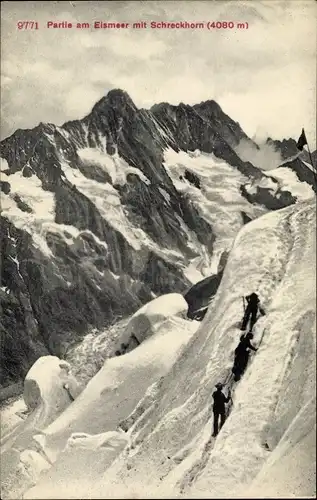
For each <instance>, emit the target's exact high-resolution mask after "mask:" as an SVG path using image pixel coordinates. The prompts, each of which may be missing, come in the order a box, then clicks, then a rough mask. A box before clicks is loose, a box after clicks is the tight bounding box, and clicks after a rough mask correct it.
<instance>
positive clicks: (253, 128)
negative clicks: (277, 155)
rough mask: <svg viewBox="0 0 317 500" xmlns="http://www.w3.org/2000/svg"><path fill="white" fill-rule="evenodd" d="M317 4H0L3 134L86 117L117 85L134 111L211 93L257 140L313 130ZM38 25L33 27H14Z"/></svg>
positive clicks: (267, 0)
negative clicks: (121, 26) (66, 25)
mask: <svg viewBox="0 0 317 500" xmlns="http://www.w3.org/2000/svg"><path fill="white" fill-rule="evenodd" d="M316 14H317V3H316V2H315V1H314V0H307V1H302V0H282V1H275V0H263V1H260V0H255V1H253V0H249V1H242V0H239V1H235V0H231V1H225V0H218V1H213V0H210V1H199V0H197V1H190V0H188V1H122V2H117V1H109V2H107V1H104V2H95V1H89V2H88V1H81V2H76V1H72V2H54V1H49V2H2V21H1V28H2V30H1V31H2V35H1V73H2V79H1V87H2V99H1V101H2V122H1V136H2V138H4V137H7V136H8V135H10V134H12V133H13V132H14V131H15V130H16V129H17V128H33V127H34V126H36V125H37V124H38V123H39V122H51V123H55V124H56V125H61V124H62V123H64V122H65V121H67V120H71V119H80V118H82V117H83V116H85V115H86V114H88V113H89V112H90V110H91V108H92V106H93V105H94V104H95V102H96V101H97V100H99V99H100V98H101V97H102V96H104V95H105V94H106V93H107V92H108V91H109V90H110V89H112V88H121V89H123V90H126V91H127V92H128V93H129V95H130V97H131V98H132V100H133V101H134V102H135V104H136V105H137V106H138V107H145V108H149V107H150V106H151V105H153V104H155V103H158V102H162V101H164V102H169V103H171V104H179V103H180V102H184V103H186V104H195V103H199V102H201V101H204V100H207V99H214V100H216V101H217V102H218V103H219V104H220V106H221V107H222V109H223V110H224V112H225V113H227V114H228V115H230V116H231V118H233V119H234V120H235V121H238V122H239V123H240V125H241V126H242V128H243V129H244V131H245V132H246V133H247V134H248V135H249V136H250V137H252V136H254V135H256V137H257V138H258V139H261V138H262V137H266V136H267V135H269V136H271V137H273V138H276V139H282V138H284V137H285V138H288V137H294V138H296V139H297V138H298V136H299V134H300V132H301V129H302V127H305V129H306V135H307V138H308V141H309V142H310V143H311V149H312V150H313V149H315V142H316V132H315V122H316V21H317V15H316ZM22 20H33V21H37V22H38V23H39V29H38V30H18V29H17V27H16V23H17V21H22ZM98 20H100V21H105V22H111V21H113V22H114V21H123V22H129V23H133V22H136V21H141V20H144V21H147V22H148V23H149V22H150V21H151V20H152V21H166V22H168V21H170V22H171V21H181V20H183V21H188V22H193V21H200V22H205V23H207V22H208V21H219V20H224V21H234V22H236V21H239V22H245V21H247V22H248V23H249V29H248V30H237V29H236V28H234V29H230V30H229V29H227V30H224V29H223V30H213V31H209V30H208V29H204V30H201V29H199V30H191V29H186V30H181V29H178V30H177V29H174V30H172V29H165V30H159V29H150V28H147V29H143V30H136V29H134V30H133V29H127V30H106V29H99V30H97V29H93V28H91V29H88V30H78V29H48V28H47V27H46V23H47V22H48V21H56V22H62V21H68V22H72V23H76V22H89V23H93V22H94V21H98Z"/></svg>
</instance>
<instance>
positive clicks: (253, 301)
mask: <svg viewBox="0 0 317 500" xmlns="http://www.w3.org/2000/svg"><path fill="white" fill-rule="evenodd" d="M246 301H247V307H246V309H245V312H244V316H243V320H242V324H241V330H246V328H247V324H248V322H249V319H250V317H251V323H250V331H251V330H252V328H253V326H254V324H255V322H256V317H257V314H258V311H260V313H261V314H263V315H264V314H265V312H264V309H263V308H262V307H261V306H260V299H259V297H258V295H257V294H256V293H254V292H253V293H251V295H247V296H246Z"/></svg>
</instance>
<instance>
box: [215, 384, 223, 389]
mask: <svg viewBox="0 0 317 500" xmlns="http://www.w3.org/2000/svg"><path fill="white" fill-rule="evenodd" d="M215 387H217V389H222V388H223V384H222V383H221V382H218V384H216V385H215Z"/></svg>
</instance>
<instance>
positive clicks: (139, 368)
mask: <svg viewBox="0 0 317 500" xmlns="http://www.w3.org/2000/svg"><path fill="white" fill-rule="evenodd" d="M167 300H168V301H169V302H170V304H169V311H170V317H167V313H166V299H165V300H164V296H163V297H161V298H160V300H158V301H157V300H155V301H153V302H150V303H149V304H148V309H149V312H150V313H151V314H150V318H151V316H153V314H152V313H153V310H154V309H155V310H156V313H158V312H159V308H160V307H161V317H162V318H163V317H164V321H161V322H160V323H157V324H156V333H155V334H154V335H153V336H152V337H150V338H148V339H146V340H145V341H144V342H143V343H142V344H141V345H140V346H139V347H138V348H136V349H134V350H133V351H132V352H130V353H128V354H125V355H124V356H121V357H115V358H111V359H108V360H106V362H105V365H104V367H103V368H102V369H101V370H100V371H99V372H98V374H97V375H96V376H95V377H94V378H93V379H92V380H91V381H90V382H89V383H88V385H87V386H86V388H85V389H84V391H83V393H82V394H83V397H81V396H80V395H79V396H78V397H77V399H76V400H75V401H74V402H73V404H71V405H70V407H69V408H70V411H67V409H66V411H64V412H63V413H62V414H61V415H60V417H61V418H56V419H55V420H54V422H52V424H50V422H51V420H50V421H47V420H45V418H44V420H43V419H42V420H41V417H42V416H43V406H44V407H45V408H47V407H49V408H50V410H51V413H52V410H53V411H54V409H55V405H56V404H57V402H56V401H55V402H54V401H52V397H53V398H54V397H55V396H56V394H57V391H58V389H59V388H58V387H56V384H55V387H53V388H52V387H51V386H50V387H49V388H48V385H50V383H51V382H52V381H51V382H50V380H48V378H47V375H46V374H45V373H44V372H43V369H44V370H45V366H46V371H47V369H48V368H49V366H48V363H47V360H46V359H45V357H44V358H40V359H39V360H38V361H37V362H36V363H35V365H33V367H32V368H31V370H30V375H29V376H28V377H27V380H26V384H25V387H26V390H25V392H26V393H27V394H29V393H31V392H32V391H28V390H27V386H28V385H29V384H28V382H29V379H30V380H36V381H37V386H39V387H40V388H41V395H43V396H46V398H45V401H44V402H43V404H39V405H38V406H36V401H35V400H37V398H36V395H37V393H36V395H35V396H34V397H33V399H32V397H27V398H26V399H27V402H30V401H31V406H35V407H36V408H35V410H34V411H33V412H32V413H31V414H30V415H29V417H28V418H27V419H26V421H25V422H23V424H21V425H20V426H18V427H16V428H15V429H14V431H13V432H11V433H10V434H9V435H8V436H4V446H3V449H2V452H3V453H4V454H3V455H2V458H5V459H6V461H7V462H8V464H9V465H8V466H7V467H6V468H5V470H4V471H3V475H2V493H3V497H4V498H16V497H17V496H20V495H21V494H22V492H23V491H24V490H25V489H26V488H27V487H29V486H31V484H32V483H34V482H35V480H34V477H36V478H37V476H38V475H39V473H40V471H42V470H46V469H47V467H48V466H50V465H52V464H53V463H54V462H55V460H56V458H57V457H58V456H59V454H60V452H61V451H63V450H64V448H65V445H66V443H67V446H66V449H65V453H64V454H62V455H61V460H62V463H63V465H62V466H61V465H60V461H59V462H58V463H57V464H56V467H57V471H59V472H61V470H62V471H64V472H65V471H66V470H67V471H68V477H69V476H70V474H71V470H72V467H70V463H73V462H75V464H76V465H79V467H80V468H81V472H79V469H76V468H74V469H73V473H74V480H75V478H76V475H78V478H79V479H80V478H84V477H85V472H86V471H87V470H90V469H89V467H90V466H88V464H89V463H90V462H93V463H94V464H95V461H96V455H95V456H94V457H92V452H94V453H95V452H96V453H99V454H100V459H101V462H100V463H101V464H102V467H104V466H105V464H106V463H107V460H108V461H109V460H110V463H111V457H112V455H114V456H116V454H118V451H120V450H121V449H122V447H123V445H125V444H126V442H127V437H126V434H125V433H123V431H122V430H120V432H119V433H118V432H112V431H114V430H115V429H116V428H117V427H118V425H119V424H120V422H121V420H123V419H125V418H126V417H127V416H128V415H129V413H130V412H131V411H132V410H133V409H134V407H135V405H136V404H137V403H138V401H139V400H140V398H141V397H142V396H143V395H144V393H145V391H146V390H147V389H148V388H149V387H150V386H151V385H152V384H154V383H156V382H157V381H158V380H159V379H160V377H161V376H163V375H164V374H165V373H166V372H168V370H169V369H170V368H171V366H173V364H174V363H175V359H176V358H177V356H179V354H180V352H181V351H182V349H183V348H184V346H185V345H186V343H188V341H189V340H190V338H191V337H192V335H193V334H194V332H195V331H196V329H197V327H198V326H199V323H198V322H196V321H189V320H188V319H183V318H180V317H178V316H177V315H178V314H179V313H180V312H181V310H184V309H185V307H184V306H185V305H186V308H187V304H185V301H184V299H183V298H182V296H178V294H169V295H167ZM173 300H174V303H172V302H173ZM153 304H154V305H153ZM142 310H143V315H144V309H143V308H142ZM173 313H174V314H173ZM167 345H168V346H169V348H168V350H167V349H166V346H167ZM48 358H54V359H53V360H51V361H52V362H53V361H54V360H58V358H56V357H48ZM58 361H59V365H60V364H61V363H62V364H63V366H64V364H65V365H67V363H64V362H61V361H60V360H58ZM51 364H52V363H51ZM40 372H42V376H40ZM38 379H41V380H42V383H40V381H39V380H38ZM59 379H60V377H58V380H59ZM68 383H69V385H70V381H69V380H68ZM57 385H58V382H57ZM32 389H33V394H35V392H36V391H34V388H33V387H32ZM49 389H53V390H49ZM70 389H71V387H70ZM64 392H65V391H64ZM59 399H60V401H59V402H60V403H63V401H62V399H63V398H62V396H61V397H60V398H59ZM33 400H34V404H33ZM68 404H69V401H68ZM64 408H66V405H64ZM114 410H115V411H114ZM44 413H45V412H44ZM44 416H45V417H46V413H45V415H44ZM46 423H47V424H50V425H48V426H46V428H45V424H46ZM107 431H110V433H111V432H112V434H109V432H107ZM122 434H123V435H122ZM32 436H33V437H34V439H33V440H32V439H31V438H32ZM109 440H110V441H109ZM8 446H10V448H8ZM74 448H76V452H75V455H74V452H73V450H74ZM78 449H79V450H78ZM80 450H81V451H80ZM24 451H25V452H27V453H28V454H30V453H31V454H32V456H31V460H33V462H34V464H33V465H32V464H30V457H29V455H28V459H29V460H28V461H27V465H25V463H24V462H22V458H21V456H22V453H24ZM81 455H82V461H80V460H78V457H79V456H81ZM43 457H45V459H44V462H43ZM65 462H67V463H68V465H67V463H65ZM110 463H109V465H110ZM60 467H61V469H60ZM30 468H31V470H32V471H33V472H32V476H31V477H30V475H29V469H30ZM98 470H99V469H98ZM102 470H103V469H102ZM54 471H55V468H54V466H53V467H52V469H51V472H50V473H51V474H52V476H54ZM55 473H56V471H55ZM91 474H92V475H93V474H96V470H95V471H93V470H91ZM98 474H99V473H98ZM15 475H18V477H19V481H18V482H17V484H14V480H13V479H14V477H15ZM92 475H91V476H90V477H91V478H92ZM94 480H95V479H94ZM67 483H68V480H67Z"/></svg>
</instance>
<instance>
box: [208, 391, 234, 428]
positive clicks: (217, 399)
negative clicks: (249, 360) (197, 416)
mask: <svg viewBox="0 0 317 500" xmlns="http://www.w3.org/2000/svg"><path fill="white" fill-rule="evenodd" d="M216 388H217V390H216V391H215V392H214V393H213V395H212V397H213V400H214V403H213V408H212V409H213V413H214V432H213V436H214V437H215V436H217V434H218V423H219V417H220V429H221V427H222V426H223V424H224V423H225V420H226V408H225V403H229V401H230V399H231V393H230V389H229V390H228V396H227V397H226V396H225V395H224V393H223V392H222V388H223V385H222V384H220V383H219V384H217V385H216Z"/></svg>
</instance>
